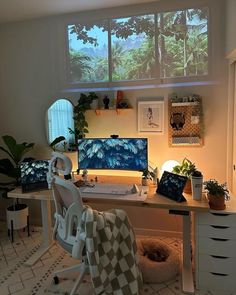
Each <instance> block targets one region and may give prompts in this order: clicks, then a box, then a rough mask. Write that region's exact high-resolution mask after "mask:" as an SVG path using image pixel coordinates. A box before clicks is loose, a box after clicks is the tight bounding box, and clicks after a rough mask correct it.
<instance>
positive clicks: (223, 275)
mask: <svg viewBox="0 0 236 295" xmlns="http://www.w3.org/2000/svg"><path fill="white" fill-rule="evenodd" d="M211 274H212V275H214V276H221V277H227V276H228V275H227V274H226V273H218V272H211Z"/></svg>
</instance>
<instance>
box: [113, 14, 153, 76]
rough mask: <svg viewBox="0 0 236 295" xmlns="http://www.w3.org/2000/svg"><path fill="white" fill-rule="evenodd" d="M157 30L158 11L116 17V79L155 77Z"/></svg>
mask: <svg viewBox="0 0 236 295" xmlns="http://www.w3.org/2000/svg"><path fill="white" fill-rule="evenodd" d="M154 31H155V26H154V15H143V16H133V17H128V18H119V19H113V20H112V22H111V34H112V35H111V42H112V80H113V81H118V80H138V79H149V78H153V77H154V72H155V46H154V34H155V33H154Z"/></svg>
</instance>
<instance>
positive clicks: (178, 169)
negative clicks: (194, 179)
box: [172, 158, 197, 194]
mask: <svg viewBox="0 0 236 295" xmlns="http://www.w3.org/2000/svg"><path fill="white" fill-rule="evenodd" d="M196 170H197V169H196V166H195V164H194V163H192V162H191V161H190V160H189V159H187V158H184V159H183V161H182V163H181V164H180V165H176V166H174V167H173V171H172V172H174V173H176V174H180V175H183V176H186V177H188V181H187V182H186V185H185V187H184V192H185V193H186V194H191V192H192V189H191V175H192V174H193V172H195V171H196Z"/></svg>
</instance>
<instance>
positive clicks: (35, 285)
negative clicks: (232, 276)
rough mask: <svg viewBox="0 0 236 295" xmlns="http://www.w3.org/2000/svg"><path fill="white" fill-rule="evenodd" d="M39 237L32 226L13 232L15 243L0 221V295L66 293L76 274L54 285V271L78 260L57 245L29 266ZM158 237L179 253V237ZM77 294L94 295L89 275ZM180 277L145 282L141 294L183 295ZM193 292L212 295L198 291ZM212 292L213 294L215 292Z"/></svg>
mask: <svg viewBox="0 0 236 295" xmlns="http://www.w3.org/2000/svg"><path fill="white" fill-rule="evenodd" d="M41 239H42V231H41V228H40V227H31V235H30V237H28V236H27V232H23V231H15V232H14V243H11V242H10V240H9V237H8V236H7V230H6V225H5V224H4V223H1V222H0V295H53V294H58V295H68V294H69V292H70V290H71V288H72V286H73V284H74V281H75V278H76V274H71V275H67V278H61V279H60V284H59V285H55V284H54V281H53V276H54V275H53V272H54V271H55V270H60V269H62V268H65V267H68V266H71V265H73V264H75V263H77V261H76V260H75V259H73V258H71V257H70V256H69V255H68V253H66V252H64V251H63V250H62V248H60V247H59V246H57V245H56V244H55V245H54V246H53V247H52V248H51V249H50V250H49V252H48V253H46V254H45V255H44V256H43V257H42V258H41V259H40V260H39V261H38V262H37V263H36V264H35V265H34V266H32V267H28V266H25V265H24V262H25V261H26V260H27V259H28V258H29V257H30V256H31V255H32V254H33V253H35V252H36V251H37V249H38V248H39V246H40V242H41ZM161 240H162V241H164V242H165V243H167V244H168V245H169V246H171V247H173V248H175V249H176V250H178V252H179V253H181V249H182V243H181V240H179V239H176V238H173V239H171V238H166V237H161ZM76 294H77V295H78V294H79V295H93V289H92V284H91V281H90V278H89V276H88V277H86V278H85V280H84V282H83V284H82V285H81V286H80V288H79V289H78V291H77V292H76ZM182 294H183V293H182V291H181V277H177V278H175V279H174V280H172V281H169V282H166V283H162V284H145V285H144V287H143V289H142V292H141V294H140V295H182ZM196 295H212V294H211V293H208V292H198V291H196ZM214 295H215V294H214Z"/></svg>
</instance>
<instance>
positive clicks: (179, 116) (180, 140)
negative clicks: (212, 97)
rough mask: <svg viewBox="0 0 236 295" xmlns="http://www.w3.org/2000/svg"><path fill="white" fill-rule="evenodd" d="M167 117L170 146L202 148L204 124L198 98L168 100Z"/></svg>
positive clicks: (196, 96)
mask: <svg viewBox="0 0 236 295" xmlns="http://www.w3.org/2000/svg"><path fill="white" fill-rule="evenodd" d="M168 117H169V124H168V135H169V145H170V146H172V147H174V146H198V147H200V146H203V133H204V124H203V123H204V122H203V108H202V99H201V97H200V96H198V95H193V96H189V97H183V98H178V97H176V96H175V97H174V98H173V97H172V98H169V102H168Z"/></svg>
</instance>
